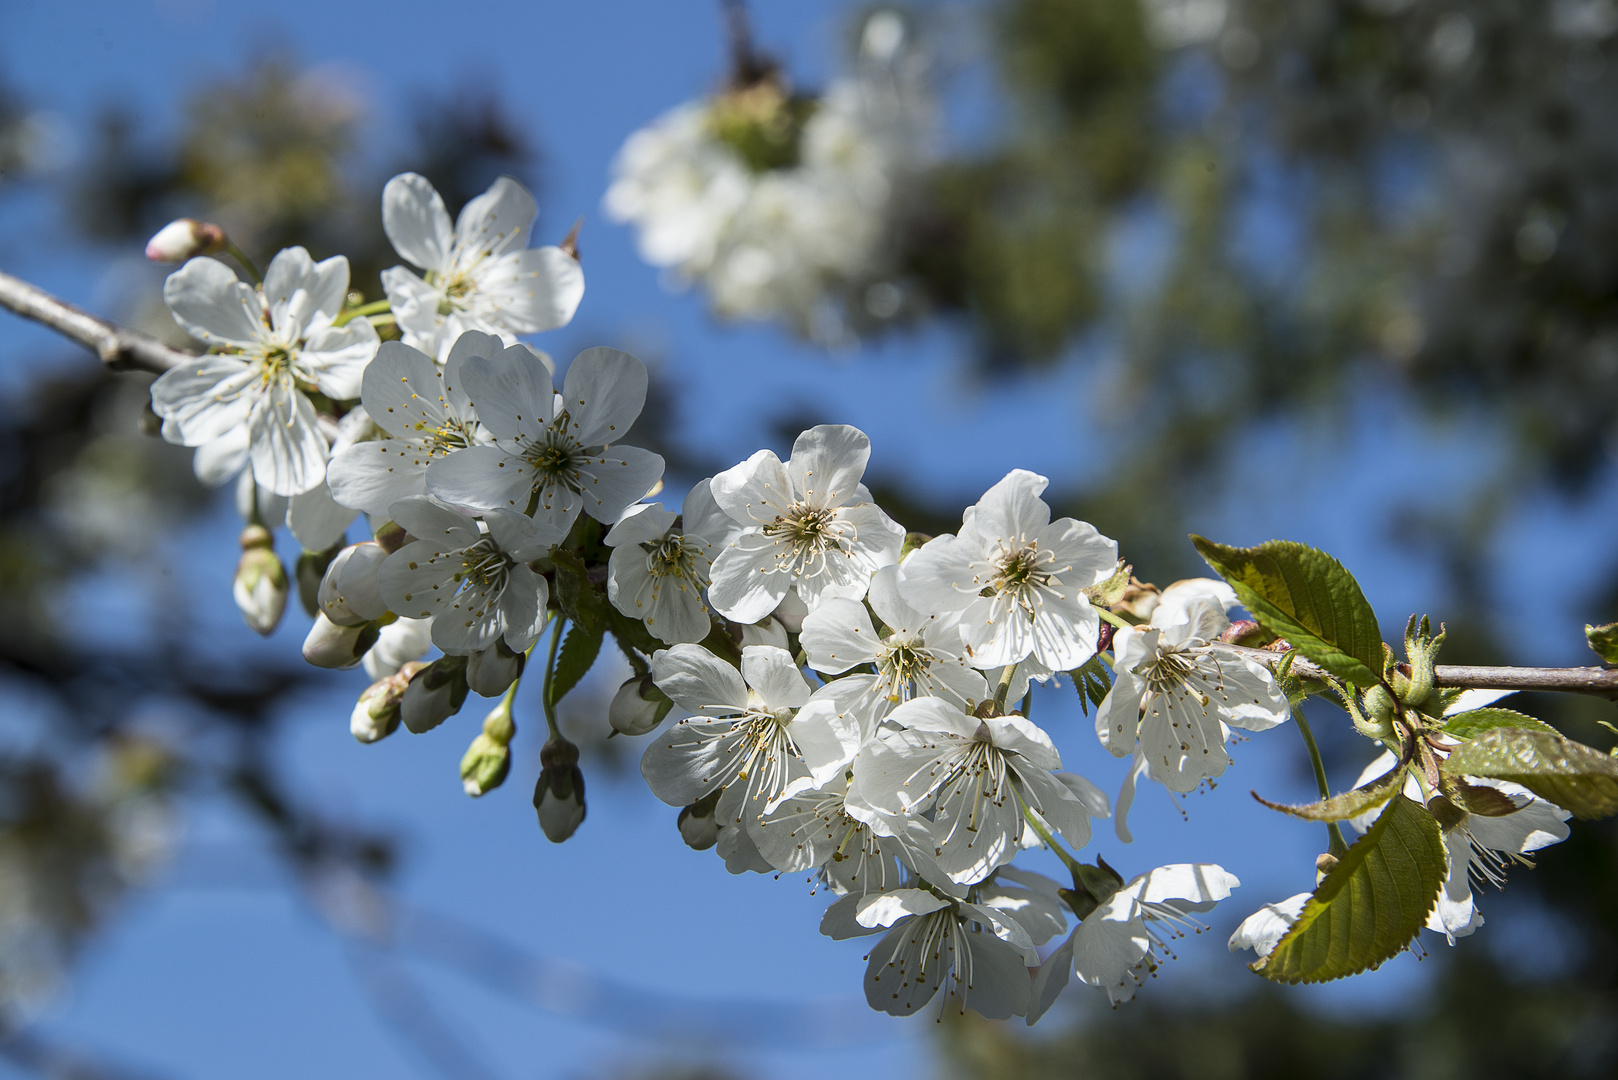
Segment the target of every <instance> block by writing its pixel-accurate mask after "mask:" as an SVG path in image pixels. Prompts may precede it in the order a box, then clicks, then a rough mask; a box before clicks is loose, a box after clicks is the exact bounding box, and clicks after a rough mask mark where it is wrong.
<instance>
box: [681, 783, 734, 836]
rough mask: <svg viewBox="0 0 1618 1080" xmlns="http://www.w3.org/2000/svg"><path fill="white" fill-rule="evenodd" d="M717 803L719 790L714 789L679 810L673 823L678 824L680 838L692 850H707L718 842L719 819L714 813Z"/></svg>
mask: <svg viewBox="0 0 1618 1080" xmlns="http://www.w3.org/2000/svg"><path fill="white" fill-rule="evenodd" d="M721 790H723V789H721ZM718 805H719V792H718V791H715V792H714V793H712V794H711V795H709V796H708V797H707V798H705V799H699V800H697V801H696V802H694V803H692V804H691V805H690V806H687V807H685V808H684V809H683V810H681V811H680V817H679V819H678V820H677V821H676V822H675V824H676V825H677V826H679V829H680V839H681V840H684V841H685V846H686V847H688V848H690V849H691V850H692V851H707V850H708V849H709V848H711V847H713V846H714V845H715V844H716V843H718V842H719V819H718V817H717V816H716V815H715V814H714V809H715V807H717V806H718Z"/></svg>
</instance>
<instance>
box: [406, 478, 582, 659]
mask: <svg viewBox="0 0 1618 1080" xmlns="http://www.w3.org/2000/svg"><path fill="white" fill-rule="evenodd" d="M388 513H389V516H390V517H391V518H392V519H393V520H394V521H395V522H397V523H398V524H399V525H401V526H403V527H404V528H405V529H406V530H408V532H409V533H410V535H411V536H414V537H416V539H415V540H414V541H412V542H411V543H408V544H406V545H405V546H404V547H402V548H400V549H399V550H398V551H396V552H394V553H393V554H392V555H389V556H388V558H387V560H386V561H385V562H383V564H382V566H381V568H380V569H379V570H378V571H377V581H378V584H379V585H380V586H381V590H382V599H383V600H384V601H386V603H387V605H388V607H389V608H391V609H392V610H393V611H395V612H396V613H398V614H399V615H401V616H405V617H409V618H412V619H428V618H430V619H432V620H433V626H432V640H433V644H434V645H437V646H438V647H439V648H440V649H442V650H444V652H446V653H449V654H451V655H458V656H465V655H469V654H471V653H474V652H476V651H478V650H479V649H486V648H488V647H489V646H490V645H493V644H494V643H495V641H496V640H498V639H501V638H504V639H505V642H506V645H507V646H508V647H510V649H511V650H512V651H513V652H524V651H526V650H527V648H528V646H530V645H532V644H533V643H534V641H535V639H536V638H538V637H539V634H540V631H541V630H543V629H544V626H545V619H546V614H547V613H546V610H545V606H546V604H547V603H548V602H549V600H550V590H549V587H548V586H547V585H546V584H545V579H544V578H543V577H541V576H540V575H538V574H536V573H534V572H533V571H532V570H530V569H529V568H528V565H527V564H528V563H529V562H530V561H531V560H533V559H537V558H539V557H540V556H542V555H545V554H547V553H548V552H549V551H550V549H551V547H552V545H554V544H555V543H556V542H557V541H559V540H561V539H562V535H563V534H562V533H561V532H559V531H558V530H556V529H555V528H554V527H552V526H549V525H548V524H547V523H545V522H541V521H535V520H533V519H532V518H528V517H524V516H523V515H521V514H515V513H512V512H511V511H508V510H491V511H489V512H488V513H487V514H486V515H485V516H484V519H483V520H484V524H485V525H486V527H487V529H488V531H487V532H483V531H481V530H480V529H479V528H478V522H477V521H475V520H474V519H472V518H469V517H465V516H463V515H461V514H458V513H456V512H455V511H454V510H452V509H450V508H448V507H445V506H440V505H438V504H437V503H434V502H433V501H432V500H431V499H429V498H426V497H424V496H417V497H415V498H410V499H401V500H400V501H399V502H397V503H395V504H394V505H393V506H392V507H391V508H390V509H389V511H388Z"/></svg>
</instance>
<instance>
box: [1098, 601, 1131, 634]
mask: <svg viewBox="0 0 1618 1080" xmlns="http://www.w3.org/2000/svg"><path fill="white" fill-rule="evenodd" d="M1090 610H1092V611H1094V612H1095V613H1096V614H1097V615H1099V616H1101V619H1102V621H1103V622H1110V623H1112V625H1114V626H1116V627H1117V628H1118V629H1120V630H1133V629H1134V628H1135V624H1134V623H1132V622H1130V621H1129V620H1128V619H1126V618H1124V617H1123V616H1122V615H1119V614H1118V613H1117V612H1114V611H1108V610H1107V609H1106V608H1104V607H1102V606H1101V605H1100V604H1091V605H1090Z"/></svg>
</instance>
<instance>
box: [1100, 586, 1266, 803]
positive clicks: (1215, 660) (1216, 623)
mask: <svg viewBox="0 0 1618 1080" xmlns="http://www.w3.org/2000/svg"><path fill="white" fill-rule="evenodd" d="M1231 599H1233V598H1231ZM1225 602H1226V598H1224V597H1217V596H1212V595H1200V596H1195V597H1192V598H1190V599H1189V600H1187V601H1186V602H1185V603H1183V604H1182V603H1178V602H1175V603H1167V604H1159V605H1158V607H1157V609H1156V610H1155V611H1154V612H1153V613H1152V623H1153V625H1150V626H1142V627H1129V628H1124V629H1120V630H1119V631H1118V633H1117V635H1116V636H1115V637H1114V638H1113V640H1112V647H1113V656H1114V657H1115V660H1114V662H1113V669H1114V671H1115V672H1116V680H1115V681H1114V682H1113V685H1112V689H1111V691H1109V692H1108V694H1107V697H1106V700H1104V701H1103V702H1102V703H1101V707H1100V708H1099V709H1097V710H1096V736H1097V737H1098V738H1099V739H1100V740H1101V745H1102V746H1105V747H1106V748H1107V750H1108V751H1109V752H1111V753H1112V755H1113V756H1114V757H1127V756H1129V755H1130V754H1133V753H1135V752H1136V748H1137V744H1138V747H1139V752H1140V753H1141V754H1142V755H1144V758H1145V760H1146V762H1147V763H1149V768H1150V772H1149V775H1150V776H1151V777H1152V779H1154V780H1157V781H1158V782H1160V783H1162V784H1163V785H1164V786H1165V787H1167V788H1168V789H1169V790H1170V791H1179V792H1187V791H1194V790H1196V787H1197V785H1198V784H1200V783H1202V781H1204V780H1206V779H1209V778H1211V777H1216V776H1220V775H1222V774H1223V773H1224V771H1225V768H1226V766H1228V765H1229V764H1230V754H1229V753H1228V752H1227V751H1226V749H1225V743H1226V740H1228V739H1229V737H1230V728H1231V727H1239V728H1245V729H1246V730H1248V731H1264V730H1266V729H1268V728H1272V727H1274V726H1275V725H1277V724H1279V723H1281V722H1283V721H1284V720H1286V719H1287V718H1288V717H1289V716H1291V707H1290V705H1289V704H1288V702H1287V697H1286V694H1284V693H1282V692H1281V688H1280V686H1279V685H1277V683H1276V681H1275V676H1274V675H1273V674H1272V673H1271V672H1270V669H1269V668H1268V667H1267V666H1265V665H1264V664H1263V663H1261V662H1259V661H1257V660H1255V659H1253V658H1251V657H1249V656H1247V655H1245V654H1243V653H1241V652H1240V651H1238V650H1236V649H1233V648H1231V647H1230V646H1228V645H1221V644H1219V641H1218V637H1219V634H1220V632H1221V631H1222V630H1224V628H1225V627H1226V625H1228V622H1229V620H1228V619H1227V618H1226V616H1225V606H1224V605H1225ZM1131 775H1132V776H1133V772H1132V774H1131ZM1126 812H1127V804H1126V803H1125V802H1124V801H1123V800H1120V806H1119V820H1120V821H1122V820H1123V815H1124V814H1125V813H1126Z"/></svg>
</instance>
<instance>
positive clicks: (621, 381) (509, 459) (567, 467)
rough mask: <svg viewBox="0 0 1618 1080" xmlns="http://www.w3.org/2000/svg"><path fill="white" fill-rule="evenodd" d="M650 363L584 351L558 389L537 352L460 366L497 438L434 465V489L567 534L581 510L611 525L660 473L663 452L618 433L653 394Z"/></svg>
mask: <svg viewBox="0 0 1618 1080" xmlns="http://www.w3.org/2000/svg"><path fill="white" fill-rule="evenodd" d="M646 383H647V379H646V365H645V364H642V363H641V362H640V361H639V360H637V359H635V358H634V357H633V356H630V355H629V354H628V353H624V352H619V351H618V350H617V349H604V348H596V349H586V350H585V351H584V352H582V353H580V354H579V355H578V356H577V357H575V358H574V360H573V363H572V364H570V365H569V366H568V369H567V377H566V378H565V379H563V380H562V393H561V395H560V397H558V395H557V394H556V393H555V392H554V391H553V390H552V383H551V372H550V369H549V368H547V367H546V366H545V364H544V363H542V362H541V361H540V359H539V358H538V357H536V356H534V355H533V354H532V353H531V352H530V353H525V352H524V350H521V349H508V350H507V351H505V352H503V353H500V354H499V355H497V356H490V357H481V356H477V357H472V358H470V359H468V360H467V361H466V363H464V364H463V365H461V386H462V389H463V390H464V391H465V392H466V396H467V398H468V399H469V400H470V401H471V403H472V406H473V407H474V408H475V409H476V410H477V416H478V423H479V424H481V425H482V429H483V431H485V432H486V433H487V434H488V435H489V437H490V438H491V439H492V440H493V443H492V445H488V446H472V447H468V448H466V449H464V450H457V451H455V452H453V453H451V454H449V455H448V456H446V457H442V458H437V459H435V460H434V461H432V462H431V463H430V464H429V465H428V466H427V490H428V491H430V492H432V494H433V495H435V496H437V497H438V498H439V499H442V500H443V501H444V502H447V503H450V504H451V505H454V506H460V507H464V508H466V509H468V510H473V511H480V512H481V511H484V510H494V509H501V510H511V511H514V512H516V513H519V514H528V515H530V516H532V517H534V518H536V519H539V520H543V521H547V522H550V523H551V524H553V525H554V526H555V527H557V528H559V529H561V530H562V532H563V533H564V534H565V533H566V532H567V530H568V529H569V528H571V527H572V525H573V522H574V521H575V520H576V519H577V518H578V516H579V511H580V510H581V509H582V510H584V512H585V513H587V514H589V515H590V516H591V517H593V518H595V519H596V520H597V521H599V522H602V523H603V524H606V525H611V524H614V523H615V522H616V521H617V520H618V518H619V516H620V515H621V514H623V512H624V510H625V509H627V508H628V507H629V506H630V505H631V504H633V503H636V502H639V501H640V500H641V498H642V497H643V496H644V495H645V494H646V493H647V492H648V491H650V490H651V489H652V487H653V485H655V484H656V483H657V481H658V480H659V479H660V478H661V477H662V475H663V459H662V458H661V457H659V456H658V455H657V454H654V453H652V452H651V451H649V450H642V449H641V448H640V447H638V446H625V445H623V444H622V443H620V442H619V441H618V440H619V439H622V438H623V437H624V436H626V435H627V434H628V433H629V427H630V425H631V424H633V423H634V422H635V418H636V417H638V416H639V415H640V410H641V406H642V405H644V404H645V402H646Z"/></svg>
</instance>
